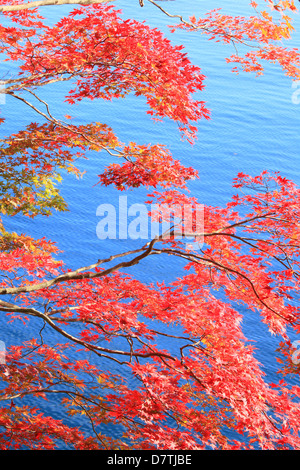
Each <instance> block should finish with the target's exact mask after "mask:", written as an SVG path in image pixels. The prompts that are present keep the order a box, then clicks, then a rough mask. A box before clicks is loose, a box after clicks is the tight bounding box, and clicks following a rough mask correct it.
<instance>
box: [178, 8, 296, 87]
mask: <svg viewBox="0 0 300 470" xmlns="http://www.w3.org/2000/svg"><path fill="white" fill-rule="evenodd" d="M267 3H268V4H269V6H270V7H271V9H273V10H275V11H278V12H280V13H281V15H280V17H279V19H277V18H274V16H272V15H270V14H269V13H268V12H266V11H263V10H262V11H258V10H257V8H258V4H257V3H256V2H251V3H250V5H251V6H252V7H253V8H254V9H255V15H254V16H249V17H244V16H230V15H226V14H222V10H221V9H220V8H219V9H215V10H212V11H210V12H208V13H207V14H206V15H205V17H203V18H199V19H198V20H197V19H196V18H195V16H193V17H191V18H190V23H188V22H185V23H181V24H179V25H177V26H175V27H173V26H172V27H171V31H174V30H175V29H176V28H182V29H187V30H190V31H197V30H198V31H199V32H202V33H203V34H205V35H207V36H209V39H210V40H216V41H222V42H225V43H226V44H230V43H234V44H235V45H236V48H237V49H238V53H236V54H232V55H231V56H230V57H228V58H227V59H226V61H227V62H229V63H236V64H238V65H237V66H235V67H234V68H233V71H235V72H238V71H239V67H238V66H240V67H241V69H242V70H243V71H245V72H255V73H256V74H257V75H261V74H263V72H264V61H269V62H272V63H277V64H279V65H280V66H281V67H282V69H283V70H284V72H285V73H286V75H288V76H290V77H291V78H293V79H299V77H300V54H299V50H298V49H296V48H293V49H288V48H287V47H284V46H283V45H282V42H283V41H285V40H288V39H290V38H291V32H292V31H293V29H294V28H293V25H292V19H291V17H290V16H288V15H286V14H284V13H283V11H284V10H286V9H288V10H291V11H294V12H295V11H297V9H296V7H295V5H294V2H281V1H279V2H272V1H268V2H267ZM245 46H246V52H244V50H245ZM248 48H250V51H249V52H248V51H247V49H248ZM239 49H241V50H242V51H241V52H240V50H239Z"/></svg>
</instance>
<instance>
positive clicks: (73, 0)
mask: <svg viewBox="0 0 300 470" xmlns="http://www.w3.org/2000/svg"><path fill="white" fill-rule="evenodd" d="M112 1H113V0H37V1H36V2H29V3H23V4H21V5H1V6H0V12H4V11H20V10H29V9H30V8H37V7H45V6H50V5H74V4H78V5H91V4H97V3H108V2H112Z"/></svg>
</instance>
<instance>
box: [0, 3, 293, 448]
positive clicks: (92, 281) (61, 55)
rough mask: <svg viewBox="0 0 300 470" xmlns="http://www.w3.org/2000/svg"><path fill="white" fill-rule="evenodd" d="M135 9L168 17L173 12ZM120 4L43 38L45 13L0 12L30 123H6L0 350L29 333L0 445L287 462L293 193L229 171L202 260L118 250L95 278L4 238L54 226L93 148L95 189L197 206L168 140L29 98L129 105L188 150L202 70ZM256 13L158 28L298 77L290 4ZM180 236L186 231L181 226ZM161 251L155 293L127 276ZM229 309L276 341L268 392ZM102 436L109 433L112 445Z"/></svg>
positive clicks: (207, 213) (0, 413)
mask: <svg viewBox="0 0 300 470" xmlns="http://www.w3.org/2000/svg"><path fill="white" fill-rule="evenodd" d="M147 1H148V2H149V3H151V4H152V6H153V8H157V13H159V11H160V14H168V12H167V11H166V10H165V8H164V7H165V6H167V4H165V3H156V2H154V1H152V0H147ZM91 3H92V2H91ZM115 3H116V5H115V6H112V5H110V4H109V3H107V2H100V3H99V4H90V5H85V6H74V9H73V10H72V11H71V13H69V14H68V15H67V16H65V17H63V18H62V19H61V20H60V21H59V22H58V23H57V24H55V25H54V26H49V25H47V22H46V21H45V20H44V18H43V17H42V16H41V15H44V16H45V17H46V16H47V8H46V7H41V8H40V9H37V8H34V6H35V5H32V8H26V9H22V8H21V7H22V5H23V3H22V2H19V1H18V0H16V1H10V2H8V1H7V0H6V1H4V0H1V2H0V11H1V16H2V18H1V19H2V25H1V26H0V51H1V53H2V54H3V55H4V56H5V60H7V61H9V62H11V63H12V62H14V63H15V66H17V67H18V75H16V76H11V77H9V78H4V79H3V80H2V83H3V84H4V86H3V88H2V89H1V90H0V91H1V92H3V93H5V94H6V95H7V99H10V100H11V101H12V102H14V104H15V105H17V104H18V106H20V109H22V112H26V109H30V110H31V111H34V112H35V116H36V122H32V123H31V124H30V125H28V126H27V127H26V128H24V129H20V130H18V132H16V133H14V134H12V135H9V136H7V135H5V134H6V132H5V114H3V115H1V124H2V126H1V127H2V129H4V132H3V133H2V139H1V147H0V211H1V214H2V217H3V220H2V222H1V226H0V228H1V238H0V248H1V251H0V273H1V279H0V295H1V300H0V311H1V312H2V316H3V318H2V321H1V325H2V331H1V338H0V339H3V340H5V325H6V324H8V322H9V324H10V327H11V326H12V325H15V324H17V322H20V321H21V322H24V323H25V324H28V323H29V325H30V330H29V329H28V331H31V332H33V337H32V338H28V340H27V341H26V342H24V343H22V344H19V343H18V341H17V339H16V344H15V346H13V347H10V348H9V350H7V352H6V361H5V363H3V364H0V376H1V391H0V399H1V405H0V448H1V449H3V450H6V449H55V448H61V447H64V446H67V447H70V448H72V449H88V450H92V449H100V450H102V449H125V450H127V449H150V450H151V449H177V450H178V449H190V450H200V449H208V448H210V449H211V448H212V449H222V450H227V449H254V448H255V449H256V448H260V449H299V448H300V436H299V412H300V409H299V398H300V387H299V385H297V383H298V382H297V380H298V375H299V365H297V364H296V363H295V362H293V361H292V360H291V357H292V352H293V347H292V344H291V342H290V339H289V335H288V332H289V331H293V332H294V333H300V311H299V302H298V297H297V296H298V295H299V288H300V284H299V271H300V257H299V255H300V244H299V239H300V223H299V222H300V204H299V201H300V190H299V188H298V187H297V186H296V185H295V184H294V183H293V182H292V181H290V180H287V179H286V178H284V177H283V176H282V175H280V174H279V173H270V172H268V171H267V169H266V170H265V171H263V172H262V173H261V174H260V175H258V176H251V175H246V174H244V173H242V170H243V168H241V172H240V173H239V174H238V175H237V177H236V179H235V180H234V181H233V188H234V189H233V193H234V194H233V196H232V199H231V200H230V201H228V204H227V205H226V207H210V206H205V207H204V229H203V233H198V234H194V241H195V242H197V240H200V239H201V240H204V243H203V245H202V246H201V247H200V248H199V249H197V250H195V249H193V248H192V247H189V245H186V244H185V243H183V242H182V240H178V239H176V237H175V236H174V235H175V229H173V228H171V229H170V232H169V235H168V236H167V237H164V238H162V237H156V238H155V239H153V240H149V241H147V243H144V244H142V243H139V242H138V241H137V245H136V248H135V249H133V250H131V251H127V252H122V251H121V248H120V253H119V254H112V255H111V256H108V257H107V256H105V257H102V258H100V259H95V262H94V264H92V265H90V266H85V267H82V266H81V265H80V260H78V269H76V270H71V269H69V268H68V266H65V265H64V264H63V263H62V262H61V261H59V249H58V248H57V247H56V245H55V243H54V242H55V241H50V240H46V238H42V239H40V240H35V239H33V238H32V237H30V236H29V235H27V234H24V233H23V234H21V233H20V234H19V233H15V232H11V231H10V229H9V220H10V217H13V216H15V215H17V214H18V215H19V216H20V215H22V216H24V217H31V218H35V217H36V216H38V215H43V216H51V214H52V213H53V211H54V210H56V211H61V212H64V211H65V210H66V209H67V204H66V202H65V201H64V199H63V197H62V195H61V194H60V192H59V185H60V183H61V182H62V179H63V176H64V174H65V172H69V173H73V174H74V175H75V176H77V177H80V171H79V169H78V168H77V167H76V162H77V160H78V159H84V158H86V157H87V155H86V154H87V153H89V152H93V151H94V152H104V153H105V154H106V157H107V161H108V164H107V166H106V168H105V170H104V171H103V172H102V173H101V174H100V175H98V181H99V183H98V186H99V189H100V188H101V190H103V191H105V187H106V186H109V185H114V186H115V187H116V188H117V189H118V190H120V191H125V190H127V189H130V188H131V189H132V188H138V187H140V186H144V187H146V188H149V191H150V194H149V195H148V198H149V199H148V202H153V203H157V204H159V205H164V204H166V205H168V204H169V205H170V204H176V205H177V206H179V207H182V208H183V207H184V206H185V205H189V206H190V207H193V208H194V209H195V207H196V205H197V201H196V199H195V198H193V197H190V196H189V195H187V192H184V191H183V190H184V189H186V188H188V184H189V180H191V179H195V178H197V177H198V174H197V171H196V170H194V169H193V168H192V167H185V166H183V165H182V164H181V162H180V161H178V160H176V159H173V157H172V154H171V152H170V151H169V150H168V149H167V148H166V146H165V145H164V144H163V143H161V144H155V145H154V144H149V143H145V144H143V145H141V144H138V143H136V142H134V140H133V141H131V142H127V143H123V142H121V141H120V140H119V139H118V136H117V135H116V134H115V133H114V131H113V129H112V128H111V127H109V125H108V124H106V123H101V122H91V123H89V124H78V123H77V124H76V122H77V121H76V119H74V120H73V119H71V118H70V116H66V118H65V120H64V121H63V120H61V119H59V118H57V117H55V116H54V115H53V112H52V110H51V104H49V103H46V102H45V101H44V100H43V99H42V98H40V96H39V90H40V88H41V87H46V86H47V85H51V86H53V84H57V86H59V84H60V83H61V82H64V83H67V84H69V89H68V92H67V94H66V96H65V102H66V103H67V104H68V105H69V106H70V114H71V115H72V116H74V115H76V107H74V106H73V107H72V105H74V104H76V103H77V102H79V101H80V100H83V99H89V100H95V99H104V100H111V99H115V98H121V97H122V98H123V97H126V95H128V94H129V93H133V94H135V95H136V96H141V97H142V98H144V99H145V102H146V103H147V107H148V111H147V112H148V114H149V116H150V118H152V119H156V120H163V119H171V120H173V121H175V122H176V123H177V124H178V128H179V134H180V135H181V137H182V138H186V139H187V140H188V141H189V142H190V143H191V144H192V143H193V141H194V140H195V139H196V138H197V126H199V125H201V119H209V118H210V113H209V111H208V109H207V107H206V104H205V103H204V102H203V101H199V99H195V93H196V92H197V96H199V94H200V96H201V91H202V90H203V87H204V82H205V77H204V75H203V73H202V71H201V70H200V69H199V67H197V66H195V65H193V64H192V63H191V61H190V60H189V58H188V56H187V54H186V53H185V51H184V48H183V46H174V45H173V44H172V43H171V42H170V40H168V39H167V38H166V37H164V35H163V34H162V33H161V31H159V30H158V29H153V28H150V27H149V26H147V23H146V22H139V21H136V20H134V19H130V20H124V19H122V14H121V12H120V11H118V9H117V1H116V2H115ZM259 3H260V4H258V3H256V2H250V6H251V8H252V11H253V14H252V16H249V17H242V16H240V17H238V16H236V17H233V16H229V15H226V14H225V13H223V11H222V10H220V9H218V10H212V11H209V12H208V13H207V14H206V15H205V16H203V17H202V18H196V17H194V16H193V17H191V18H189V19H187V20H185V19H183V18H182V17H181V16H180V14H178V15H171V14H168V15H169V16H170V17H171V18H172V19H171V18H170V23H171V21H172V23H173V24H172V26H170V30H171V31H175V30H176V29H177V28H181V29H184V30H186V31H187V34H199V35H200V34H202V35H204V37H206V36H207V37H208V39H209V40H216V41H220V42H225V43H232V44H233V45H234V47H235V48H236V50H239V48H241V51H242V53H241V54H236V53H235V50H234V54H233V55H232V56H231V57H228V58H227V59H226V60H227V61H228V62H229V63H232V64H233V70H234V71H245V72H254V73H256V74H258V75H260V74H262V73H263V72H264V64H265V62H266V61H269V62H272V63H275V64H277V65H279V66H280V67H282V69H283V71H284V73H285V74H287V75H288V76H289V77H291V78H292V79H293V80H296V79H299V78H300V54H299V51H298V50H297V49H295V48H291V49H289V48H287V47H285V46H283V44H285V42H287V41H288V40H289V39H290V38H291V35H292V31H293V26H292V16H293V14H294V13H295V12H296V11H297V9H296V6H295V3H294V2H293V1H277V2H272V1H261V2H259ZM136 4H137V5H136V8H139V3H138V2H136ZM10 7H14V8H12V9H11V10H10ZM19 7H20V9H19V10H18V8H19ZM57 8H58V9H59V8H60V6H57ZM174 20H175V21H174ZM3 111H5V108H3ZM1 112H2V110H1ZM133 139H134V135H133ZM241 165H242V163H241ZM180 228H181V230H182V233H183V234H185V230H186V227H185V226H184V221H182V226H181V227H180ZM153 255H156V256H153ZM158 255H159V256H160V257H164V258H165V259H166V260H168V259H169V258H168V257H169V256H171V257H177V258H178V259H180V260H181V261H184V262H185V263H186V264H185V274H184V275H183V276H182V277H181V278H180V279H178V276H175V279H176V280H174V281H173V282H171V283H170V284H166V283H157V284H155V285H154V284H145V283H143V282H141V281H139V280H138V279H135V278H134V277H133V276H132V274H131V273H130V269H131V267H132V266H134V265H136V264H138V263H140V264H142V263H143V261H144V259H145V258H151V259H152V260H153V263H155V260H156V259H157V257H158ZM240 306H242V307H243V309H246V310H247V311H255V312H259V314H260V317H261V321H262V322H263V323H264V324H265V325H266V326H267V328H268V330H269V331H270V334H275V335H278V336H279V337H281V340H282V343H281V351H279V352H278V353H281V355H280V357H281V359H280V360H281V365H280V367H281V371H279V372H280V374H281V375H279V377H278V382H277V383H271V384H270V383H268V382H267V380H266V378H265V375H264V372H263V368H262V365H261V364H260V363H259V362H258V361H257V359H256V358H255V354H254V348H255V345H253V343H252V342H251V341H249V338H246V337H245V333H244V331H243V328H242V319H243V316H242V314H241V312H240V308H239V307H240ZM47 332H51V334H52V336H51V337H52V338H53V335H54V337H55V342H54V344H51V341H50V342H48V341H47ZM250 339H251V338H250ZM166 340H167V341H166ZM110 364H112V366H113V367H111V368H110ZM114 370H118V373H114V372H113V371H114ZM290 376H292V377H293V378H294V381H292V382H291V381H290V380H289V378H290ZM45 400H48V401H50V402H51V403H54V404H55V405H54V407H52V408H51V409H52V413H50V414H49V413H48V414H47V413H46V412H44V411H42V410H43V406H44V403H45ZM56 410H59V413H56ZM62 410H64V411H65V416H66V419H63V420H62V419H61V418H60V417H61V413H62ZM68 415H69V417H70V419H73V418H76V417H80V420H79V422H82V423H83V425H82V426H83V427H82V428H81V427H80V426H73V425H70V424H68V419H67V418H68ZM85 426H87V427H88V426H89V429H90V433H87V432H86V427H85ZM114 427H115V428H116V429H118V430H120V429H121V431H120V432H119V433H116V436H119V437H112V435H111V434H110V431H109V429H113V428H114Z"/></svg>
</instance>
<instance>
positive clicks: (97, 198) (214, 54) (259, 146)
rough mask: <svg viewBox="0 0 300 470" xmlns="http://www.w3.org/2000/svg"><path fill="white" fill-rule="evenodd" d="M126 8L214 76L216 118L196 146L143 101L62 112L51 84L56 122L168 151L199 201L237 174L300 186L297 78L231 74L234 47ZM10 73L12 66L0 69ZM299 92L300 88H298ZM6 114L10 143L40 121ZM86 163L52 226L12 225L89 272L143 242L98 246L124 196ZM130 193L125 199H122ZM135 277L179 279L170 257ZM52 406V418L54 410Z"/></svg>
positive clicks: (69, 182) (66, 189) (234, 5)
mask: <svg viewBox="0 0 300 470" xmlns="http://www.w3.org/2000/svg"><path fill="white" fill-rule="evenodd" d="M128 4H129V2H128V1H125V0H120V1H118V2H116V6H117V7H118V8H120V9H122V10H123V15H124V17H135V18H136V19H146V21H147V23H148V24H149V25H150V26H155V27H158V28H160V29H162V30H163V31H164V32H165V33H166V34H167V35H168V36H169V37H170V39H171V40H172V41H173V43H174V44H184V45H185V47H186V51H187V52H188V54H189V57H190V58H191V60H192V62H194V63H195V64H196V65H199V66H200V67H201V70H202V73H203V74H204V75H205V76H206V77H207V78H206V80H205V85H206V88H205V90H204V91H203V92H201V94H200V93H199V99H201V100H204V101H206V103H207V107H208V108H209V109H210V110H211V120H209V121H205V120H203V121H202V122H200V123H199V133H198V140H197V141H196V143H195V144H194V145H193V146H190V144H188V143H187V142H183V141H181V140H180V136H179V134H178V131H177V126H176V125H175V124H174V123H171V122H169V121H165V122H163V123H154V122H152V121H151V120H150V119H149V117H148V116H146V114H145V110H146V108H145V102H144V100H143V99H142V98H139V99H138V98H135V97H132V96H130V97H128V98H126V99H125V100H115V101H113V102H109V103H106V102H105V103H103V102H101V101H99V102H95V101H94V102H90V101H83V102H81V103H80V104H79V105H78V106H76V107H74V108H72V107H68V106H66V105H63V106H62V101H63V97H64V86H63V85H57V84H55V85H53V86H49V87H47V88H44V89H43V90H40V92H39V96H40V97H41V98H43V99H45V100H46V101H47V102H48V103H49V104H50V106H51V110H52V111H51V112H52V114H53V115H55V116H56V117H63V116H64V115H65V114H70V115H74V116H76V119H75V121H74V122H75V123H77V122H78V123H79V122H81V123H88V122H91V121H100V122H105V123H107V124H108V125H109V126H111V127H112V128H113V129H114V131H115V132H116V134H117V135H118V137H119V139H120V140H121V141H123V142H128V141H130V140H133V141H136V142H138V143H141V144H143V143H145V144H146V143H152V144H155V143H162V144H165V145H166V146H167V147H168V148H169V149H170V150H171V152H172V154H173V156H174V158H175V159H180V160H181V161H182V163H183V164H185V165H187V166H193V167H194V168H196V169H197V170H198V172H199V175H200V180H197V181H193V182H191V183H190V184H189V189H190V190H191V195H192V196H196V197H197V198H198V200H199V202H200V203H202V204H208V205H215V206H223V205H225V204H226V203H227V201H228V199H229V198H230V196H231V195H232V194H233V190H232V180H233V178H234V177H235V176H236V175H237V173H238V172H240V171H242V172H244V173H249V174H251V175H255V174H259V173H260V172H261V171H262V170H264V169H267V170H275V171H280V172H281V173H282V175H283V176H285V177H287V178H289V179H292V180H294V182H296V183H297V184H298V185H299V184H300V166H299V151H300V137H299V128H300V104H299V103H298V101H300V95H298V97H299V99H296V95H295V91H296V90H297V88H293V87H292V81H291V79H290V78H288V77H286V76H284V74H283V72H282V71H281V70H280V69H279V67H277V66H275V65H274V66H273V65H267V66H266V72H265V74H264V76H262V77H259V78H256V77H255V75H250V74H245V73H241V74H240V75H238V76H237V75H235V74H233V73H232V72H231V66H230V64H226V62H225V57H226V56H229V55H230V54H231V53H234V50H233V48H232V47H230V46H224V45H221V44H216V43H213V42H212V41H207V39H206V38H205V37H204V36H203V37H202V36H201V35H198V34H191V33H190V34H189V33H184V32H181V31H179V32H176V33H175V34H174V35H172V34H170V33H169V32H168V28H167V25H168V24H171V22H172V21H171V20H170V19H169V18H167V17H165V16H163V15H162V14H161V13H160V12H159V11H158V10H157V9H156V8H154V7H153V6H151V5H149V6H145V7H144V8H139V7H138V2H137V1H136V2H131V4H132V5H128ZM207 5H208V2H205V1H192V2H184V1H183V0H176V2H170V3H166V2H165V3H162V6H164V7H165V8H167V9H168V11H170V12H171V13H180V14H183V15H184V16H185V17H187V16H188V15H189V14H195V15H196V16H200V15H203V13H204V12H205V10H206V9H207ZM218 7H223V9H224V12H225V13H235V14H241V15H242V14H247V13H248V12H249V11H250V9H249V5H248V2H247V1H239V2H237V1H233V0H231V1H222V2H220V1H219V2H218V1H214V2H211V8H218ZM70 10H71V8H69V7H61V8H60V9H59V8H57V7H49V8H47V9H45V10H44V14H45V15H46V14H47V18H48V20H49V22H51V23H52V22H54V21H55V20H56V19H57V18H58V12H60V13H62V12H68V11H70ZM296 19H297V21H295V28H296V30H298V32H297V33H296V34H295V36H294V39H293V42H292V44H291V47H300V20H299V16H298V17H297V18H296ZM3 67H4V69H5V70H7V65H3ZM298 85H299V88H300V83H298V84H296V85H294V86H296V87H297V86H298ZM0 106H1V114H3V115H4V116H5V117H6V124H5V127H4V126H1V132H2V135H3V134H5V135H9V134H11V133H13V132H16V131H17V130H19V129H21V128H23V127H24V126H25V125H26V124H27V123H29V122H30V121H31V120H33V121H37V120H38V119H37V116H36V115H34V114H33V113H28V112H27V110H26V109H23V108H22V105H20V104H17V103H16V102H14V101H13V100H12V99H11V100H10V99H9V97H8V98H7V99H6V103H5V104H3V105H0ZM89 157H90V159H89V160H88V161H86V160H83V161H82V162H81V163H80V168H81V169H82V170H83V169H85V170H86V171H87V172H86V174H85V175H84V177H83V178H82V180H77V179H75V178H74V177H72V176H69V175H66V176H65V177H64V182H63V187H62V194H63V195H64V197H65V199H66V201H67V203H68V205H69V209H70V211H69V212H68V213H65V214H55V215H54V216H53V217H51V218H48V219H43V218H37V219H35V220H24V219H23V218H21V217H15V218H14V219H10V220H9V221H8V225H7V227H8V229H11V230H16V231H19V232H28V233H29V234H31V235H32V236H35V237H37V238H39V237H42V236H46V238H49V239H51V240H53V241H56V242H57V244H58V246H59V248H60V249H62V250H63V254H62V258H63V260H64V261H65V263H66V264H67V265H68V266H69V267H71V268H78V267H79V266H84V265H87V264H90V263H92V262H94V261H95V259H98V258H104V257H106V256H107V255H109V254H112V253H117V252H121V251H127V250H128V249H131V248H133V247H135V246H136V244H137V243H140V244H142V243H143V242H139V241H132V240H122V241H117V240H105V241H103V240H99V239H98V238H97V234H96V226H97V223H98V222H99V217H97V216H96V210H97V207H98V206H99V205H100V204H103V203H111V202H112V201H114V200H115V201H117V200H118V197H119V192H118V191H116V190H115V189H113V188H104V187H101V186H99V185H98V186H95V184H96V183H97V182H98V177H97V175H98V174H99V173H101V172H102V171H103V169H104V168H105V166H106V165H107V164H108V163H109V159H108V156H107V154H105V153H101V154H95V153H93V154H90V155H89ZM122 195H124V193H122ZM126 195H127V196H128V204H131V203H135V202H140V203H143V202H144V200H145V199H146V195H147V191H146V190H144V189H139V190H134V191H128V192H126ZM130 273H131V274H132V275H134V276H137V277H138V278H139V279H141V280H143V281H145V282H149V283H150V282H156V281H161V280H163V279H165V280H166V281H167V282H170V281H172V280H174V279H175V278H176V277H179V276H180V275H181V273H182V269H181V264H180V263H179V262H178V260H176V259H174V260H172V259H171V260H169V259H168V263H167V265H166V261H165V259H164V258H163V257H161V258H159V257H158V258H157V259H156V260H155V263H154V262H153V260H145V262H144V263H142V264H141V265H138V266H136V267H134V268H132V269H131V270H130ZM241 311H242V312H243V313H245V320H244V330H245V334H246V336H248V337H249V338H251V339H254V340H255V341H256V342H257V343H256V345H257V348H258V352H257V357H258V359H259V360H260V361H262V363H263V366H264V370H265V372H266V374H267V378H268V379H269V380H270V381H271V380H274V381H276V373H275V370H276V363H274V349H275V347H276V344H277V343H278V339H276V338H274V337H271V336H270V334H269V333H268V332H267V330H266V328H265V327H264V326H263V325H262V324H260V323H259V317H258V316H257V315H255V314H253V313H249V312H246V311H243V310H241ZM0 325H1V333H0V340H2V341H4V342H5V343H6V345H7V346H9V344H14V343H15V342H18V341H21V340H22V339H26V338H27V337H28V336H30V330H28V328H25V329H24V327H23V325H21V324H18V323H14V324H10V325H9V326H6V324H5V321H4V320H3V319H2V320H1V323H0ZM47 406H48V410H47ZM45 410H46V411H51V410H52V412H53V415H55V417H57V418H59V417H60V416H59V414H58V413H57V410H56V407H55V402H51V403H49V404H48V405H46V408H45Z"/></svg>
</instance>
